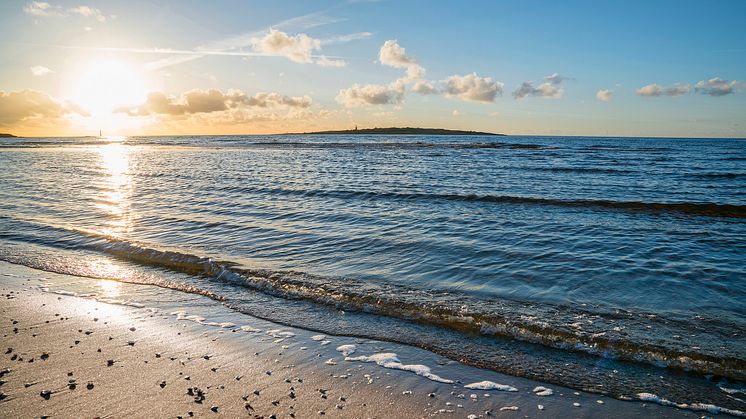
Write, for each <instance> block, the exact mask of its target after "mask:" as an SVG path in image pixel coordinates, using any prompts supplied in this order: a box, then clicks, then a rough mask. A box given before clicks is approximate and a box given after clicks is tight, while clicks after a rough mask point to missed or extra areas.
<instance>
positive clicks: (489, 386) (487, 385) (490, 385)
mask: <svg viewBox="0 0 746 419" xmlns="http://www.w3.org/2000/svg"><path fill="white" fill-rule="evenodd" d="M464 387H466V388H468V389H472V390H499V391H518V389H517V388H515V387H513V386H509V385H506V384H498V383H495V382H492V381H479V382H477V383H471V384H467V385H465V386H464Z"/></svg>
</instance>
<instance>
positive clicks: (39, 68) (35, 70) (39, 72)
mask: <svg viewBox="0 0 746 419" xmlns="http://www.w3.org/2000/svg"><path fill="white" fill-rule="evenodd" d="M29 70H31V74H33V75H35V76H38V77H41V76H46V75H47V74H50V73H54V71H52V70H50V69H48V68H47V67H44V66H43V65H35V66H33V67H31V68H30V69H29Z"/></svg>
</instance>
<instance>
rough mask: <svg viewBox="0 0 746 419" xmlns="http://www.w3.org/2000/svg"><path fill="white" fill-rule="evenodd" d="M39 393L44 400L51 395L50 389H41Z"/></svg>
mask: <svg viewBox="0 0 746 419" xmlns="http://www.w3.org/2000/svg"><path fill="white" fill-rule="evenodd" d="M39 395H40V396H41V397H42V398H43V399H44V400H49V398H50V397H51V396H52V392H51V391H50V390H42V392H41V393H39Z"/></svg>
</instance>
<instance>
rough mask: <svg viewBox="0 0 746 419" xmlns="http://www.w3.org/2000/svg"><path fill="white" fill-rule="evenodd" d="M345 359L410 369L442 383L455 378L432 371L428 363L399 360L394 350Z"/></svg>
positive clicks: (447, 382) (385, 366)
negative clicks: (406, 363)
mask: <svg viewBox="0 0 746 419" xmlns="http://www.w3.org/2000/svg"><path fill="white" fill-rule="evenodd" d="M345 361H359V362H375V363H376V364H378V365H380V366H382V367H384V368H390V369H394V370H402V371H409V372H413V373H415V374H417V375H419V376H422V377H425V378H427V379H428V380H433V381H437V382H440V383H446V384H453V380H448V379H446V378H443V377H440V376H438V375H436V374H433V373H432V372H430V367H428V366H426V365H419V364H411V365H405V364H402V363H401V361H399V358H398V356H397V355H396V354H395V353H392V352H385V353H377V354H373V355H370V356H365V355H361V356H355V357H345Z"/></svg>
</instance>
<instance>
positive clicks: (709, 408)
mask: <svg viewBox="0 0 746 419" xmlns="http://www.w3.org/2000/svg"><path fill="white" fill-rule="evenodd" d="M637 398H638V399H640V400H642V401H646V402H651V403H657V404H659V405H661V406H671V407H677V408H679V409H689V410H694V411H704V412H708V413H712V414H718V413H726V414H729V415H731V416H738V417H746V412H743V411H741V410H735V409H728V408H725V407H720V406H715V405H714V404H706V403H692V404H686V403H675V402H672V401H670V400H666V399H663V398H661V397H658V396H656V395H655V394H652V393H637Z"/></svg>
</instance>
